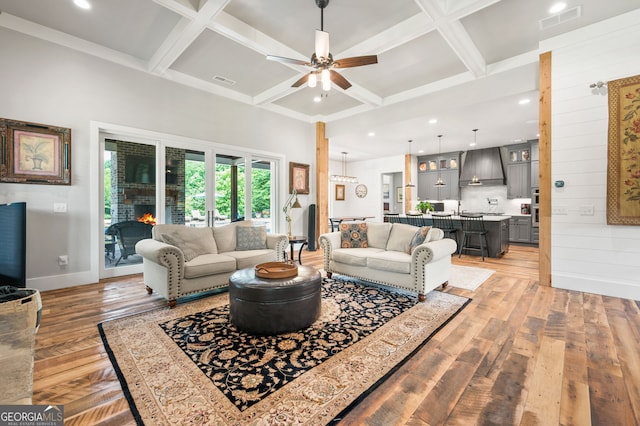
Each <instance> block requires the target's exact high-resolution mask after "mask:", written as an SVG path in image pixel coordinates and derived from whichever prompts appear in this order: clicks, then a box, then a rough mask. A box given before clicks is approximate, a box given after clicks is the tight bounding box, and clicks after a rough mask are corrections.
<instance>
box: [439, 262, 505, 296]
mask: <svg viewBox="0 0 640 426" xmlns="http://www.w3.org/2000/svg"><path fill="white" fill-rule="evenodd" d="M495 272H496V271H494V270H493V269H484V268H474V267H472V266H460V265H451V276H450V277H449V285H450V286H453V287H458V288H464V289H465V290H472V291H473V290H476V289H477V288H478V287H480V286H481V285H482V284H483V283H484V282H485V281H486V280H488V279H489V277H490V276H491V275H493V274H494V273H495Z"/></svg>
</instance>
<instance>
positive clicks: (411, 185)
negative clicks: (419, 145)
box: [404, 139, 416, 188]
mask: <svg viewBox="0 0 640 426" xmlns="http://www.w3.org/2000/svg"><path fill="white" fill-rule="evenodd" d="M411 142H413V141H412V140H411V139H409V158H411ZM404 187H405V188H415V187H416V186H415V185H414V184H413V183H412V182H411V174H409V182H407V184H406V185H405V186H404Z"/></svg>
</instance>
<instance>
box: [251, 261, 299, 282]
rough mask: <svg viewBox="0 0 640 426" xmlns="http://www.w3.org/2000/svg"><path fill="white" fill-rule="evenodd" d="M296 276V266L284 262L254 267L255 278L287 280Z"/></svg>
mask: <svg viewBox="0 0 640 426" xmlns="http://www.w3.org/2000/svg"><path fill="white" fill-rule="evenodd" d="M296 275H298V266H297V265H295V264H293V263H286V262H265V263H260V264H258V265H256V277H260V278H289V277H295V276H296Z"/></svg>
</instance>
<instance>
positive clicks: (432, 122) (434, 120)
mask: <svg viewBox="0 0 640 426" xmlns="http://www.w3.org/2000/svg"><path fill="white" fill-rule="evenodd" d="M437 122H438V119H436V118H432V119H431V120H429V124H436V123H437Z"/></svg>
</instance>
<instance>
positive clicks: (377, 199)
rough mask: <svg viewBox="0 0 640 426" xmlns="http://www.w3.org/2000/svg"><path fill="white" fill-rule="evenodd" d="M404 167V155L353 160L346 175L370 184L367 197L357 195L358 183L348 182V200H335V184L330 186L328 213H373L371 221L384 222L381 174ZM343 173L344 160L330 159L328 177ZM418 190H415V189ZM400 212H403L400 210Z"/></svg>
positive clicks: (348, 214)
mask: <svg viewBox="0 0 640 426" xmlns="http://www.w3.org/2000/svg"><path fill="white" fill-rule="evenodd" d="M403 170H404V156H402V155H398V156H394V157H389V158H380V159H375V160H367V161H354V162H350V163H348V164H347V174H348V175H349V176H356V177H357V178H358V183H361V184H364V185H366V186H367V190H368V192H367V196H366V197H364V198H358V197H357V196H356V193H355V188H356V184H352V183H351V184H345V187H346V188H345V189H346V191H345V200H344V201H336V200H335V184H334V183H333V182H331V184H330V186H329V193H330V202H329V216H331V217H340V216H373V218H372V219H368V220H370V221H375V222H382V219H383V217H382V174H385V173H394V172H400V173H402V171H403ZM332 174H342V162H340V161H330V162H329V176H331V175H332ZM393 185H394V183H391V185H390V186H391V188H390V192H391V194H390V195H391V198H392V200H393V199H394V198H395V187H394V186H393ZM414 192H415V191H414ZM399 213H402V212H401V211H400V212H399Z"/></svg>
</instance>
